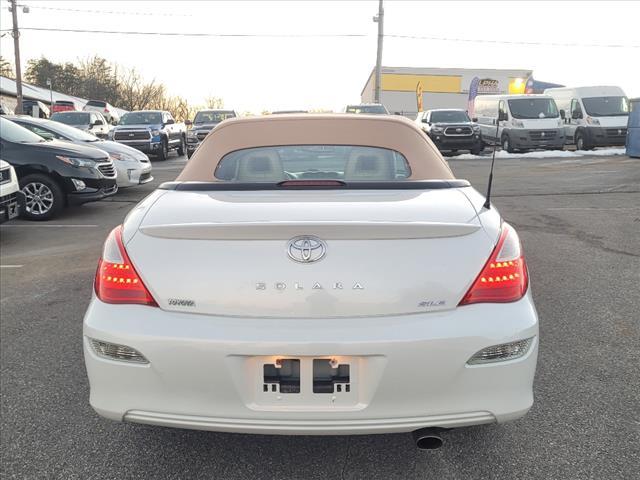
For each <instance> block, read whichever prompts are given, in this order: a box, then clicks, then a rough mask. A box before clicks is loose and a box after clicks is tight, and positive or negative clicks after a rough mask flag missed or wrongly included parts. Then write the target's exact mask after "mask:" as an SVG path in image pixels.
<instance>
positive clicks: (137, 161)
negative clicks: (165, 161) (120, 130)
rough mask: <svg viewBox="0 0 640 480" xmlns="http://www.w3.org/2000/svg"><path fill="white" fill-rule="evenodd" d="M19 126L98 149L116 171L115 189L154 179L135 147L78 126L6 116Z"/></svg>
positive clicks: (145, 161)
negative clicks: (103, 137)
mask: <svg viewBox="0 0 640 480" xmlns="http://www.w3.org/2000/svg"><path fill="white" fill-rule="evenodd" d="M9 119H10V120H12V121H13V122H15V123H17V124H18V125H21V126H23V127H25V128H27V129H29V130H31V131H32V132H34V133H36V134H38V135H40V136H41V137H43V138H46V139H53V138H55V139H57V140H62V141H66V142H71V143H75V144H80V145H89V146H94V147H96V148H99V149H100V150H103V151H105V152H107V153H108V154H109V157H110V158H111V160H113V164H114V165H115V167H116V171H117V173H118V177H117V180H116V182H117V184H118V188H122V187H131V186H135V185H141V184H144V183H148V182H150V181H151V180H153V177H152V176H151V162H150V161H149V157H147V155H145V154H144V153H142V152H141V151H139V150H136V149H135V148H132V147H128V146H127V145H123V144H121V143H117V142H112V141H109V140H101V139H99V138H98V137H96V136H94V135H91V134H90V133H87V132H84V131H82V130H79V129H77V128H74V127H71V126H69V125H65V124H64V123H59V122H55V121H53V120H44V119H39V118H32V117H27V116H15V117H9Z"/></svg>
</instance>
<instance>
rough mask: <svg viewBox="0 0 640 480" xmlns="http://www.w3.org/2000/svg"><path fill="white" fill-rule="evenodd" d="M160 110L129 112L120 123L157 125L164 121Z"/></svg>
mask: <svg viewBox="0 0 640 480" xmlns="http://www.w3.org/2000/svg"><path fill="white" fill-rule="evenodd" d="M162 118H163V115H162V114H161V113H160V112H129V113H125V114H124V115H123V116H122V118H121V119H120V125H157V124H159V123H162Z"/></svg>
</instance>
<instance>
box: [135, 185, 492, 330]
mask: <svg viewBox="0 0 640 480" xmlns="http://www.w3.org/2000/svg"><path fill="white" fill-rule="evenodd" d="M126 228H127V225H126V224H125V229H126ZM130 238H131V237H130ZM305 240H306V241H307V242H308V243H304V242H305ZM296 241H297V242H298V244H297V246H296V245H293V246H292V244H294V243H295V242H296ZM317 241H319V242H320V243H321V244H322V248H323V249H324V252H323V255H322V258H321V259H317V258H316V257H317V256H318V255H319V253H318V252H319V250H316V243H315V242H317ZM309 242H310V243H309ZM494 243H495V242H494V241H492V240H491V239H490V238H489V237H488V236H487V235H486V233H485V232H484V231H483V230H482V227H481V224H480V222H479V221H478V218H477V215H476V212H475V210H474V209H473V207H472V206H471V204H470V203H469V201H468V200H467V198H466V197H465V196H464V195H463V194H462V193H461V192H460V191H459V190H458V189H455V188H448V189H436V190H426V191H421V190H376V191H367V190H359V191H354V190H332V191H330V192H327V191H313V190H308V191H307V190H298V191H217V192H202V191H199V192H192V191H170V192H167V193H166V194H165V195H163V196H161V197H160V198H159V199H158V201H157V202H156V203H155V204H154V205H153V207H152V208H151V209H150V210H149V212H148V213H147V215H146V216H145V218H144V220H143V221H142V222H141V224H140V226H139V228H138V231H137V232H136V233H135V235H133V237H132V238H131V239H130V240H129V241H128V243H127V245H126V248H127V250H128V252H129V255H130V257H131V259H132V261H133V263H134V265H135V266H136V269H137V270H138V272H139V273H140V275H141V276H142V278H143V280H144V282H145V285H147V286H148V288H149V289H150V291H151V293H152V295H153V296H154V298H155V299H156V301H157V302H158V304H159V305H160V307H161V308H164V309H167V310H174V311H184V312H193V313H201V314H210V315H225V316H244V317H284V318H314V317H317V318H327V317H342V316H349V317H353V316H375V315H398V314H410V313H418V312H425V311H435V310H444V309H450V308H455V307H456V305H457V303H458V302H459V300H460V298H462V296H463V295H464V293H465V292H466V289H467V288H468V287H469V285H470V284H471V283H472V282H473V280H474V279H475V277H476V275H477V274H478V272H479V271H480V270H481V268H482V266H483V264H484V262H485V261H486V259H487V258H488V256H489V254H490V253H491V250H492V248H493V245H494ZM305 248H306V249H307V250H305ZM318 248H319V247H318ZM311 250H313V251H311ZM305 252H306V253H305ZM306 254H308V256H309V258H308V259H306V260H311V261H306V260H305V258H303V257H304V256H305V255H306ZM313 260H316V261H313Z"/></svg>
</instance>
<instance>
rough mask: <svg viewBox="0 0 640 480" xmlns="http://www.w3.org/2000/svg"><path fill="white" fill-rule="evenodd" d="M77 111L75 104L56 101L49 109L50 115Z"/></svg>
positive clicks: (66, 101)
mask: <svg viewBox="0 0 640 480" xmlns="http://www.w3.org/2000/svg"><path fill="white" fill-rule="evenodd" d="M75 110H78V109H77V108H76V104H75V103H73V102H70V101H68V100H56V101H55V102H53V106H52V107H51V113H58V112H68V111H75Z"/></svg>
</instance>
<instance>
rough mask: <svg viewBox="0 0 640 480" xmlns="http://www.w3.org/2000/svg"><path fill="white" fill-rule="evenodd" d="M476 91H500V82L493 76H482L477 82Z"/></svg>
mask: <svg viewBox="0 0 640 480" xmlns="http://www.w3.org/2000/svg"><path fill="white" fill-rule="evenodd" d="M478 93H500V84H499V82H498V80H494V79H493V78H482V79H481V80H480V82H478Z"/></svg>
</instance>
